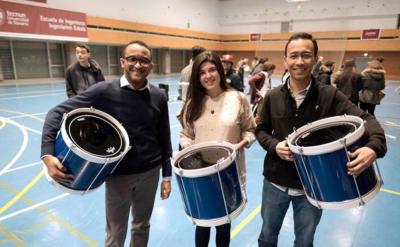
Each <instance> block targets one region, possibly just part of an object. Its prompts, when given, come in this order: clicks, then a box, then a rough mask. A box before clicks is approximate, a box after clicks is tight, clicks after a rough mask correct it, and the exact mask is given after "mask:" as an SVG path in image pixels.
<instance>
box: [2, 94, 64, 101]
mask: <svg viewBox="0 0 400 247" xmlns="http://www.w3.org/2000/svg"><path fill="white" fill-rule="evenodd" d="M61 94H64V95H65V92H63V93H49V94H37V95H30V96H15V97H6V98H0V100H13V99H27V98H37V97H41V98H42V97H45V96H57V95H61Z"/></svg>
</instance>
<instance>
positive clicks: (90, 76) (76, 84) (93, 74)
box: [65, 44, 105, 98]
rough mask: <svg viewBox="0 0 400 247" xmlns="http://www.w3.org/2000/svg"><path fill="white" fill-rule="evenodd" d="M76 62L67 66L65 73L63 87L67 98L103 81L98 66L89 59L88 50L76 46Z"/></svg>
mask: <svg viewBox="0 0 400 247" xmlns="http://www.w3.org/2000/svg"><path fill="white" fill-rule="evenodd" d="M75 55H76V60H77V61H76V62H75V63H73V64H71V65H70V66H68V68H67V70H66V72H65V86H66V90H67V96H68V98H71V97H73V96H75V95H77V94H79V93H82V92H83V91H85V90H86V89H87V88H88V87H90V86H91V85H93V84H95V83H97V82H100V81H104V80H105V79H104V75H103V73H102V72H101V68H100V65H99V64H98V63H97V62H96V61H95V60H94V59H92V58H91V57H90V48H89V46H88V45H86V44H78V45H77V46H76V48H75Z"/></svg>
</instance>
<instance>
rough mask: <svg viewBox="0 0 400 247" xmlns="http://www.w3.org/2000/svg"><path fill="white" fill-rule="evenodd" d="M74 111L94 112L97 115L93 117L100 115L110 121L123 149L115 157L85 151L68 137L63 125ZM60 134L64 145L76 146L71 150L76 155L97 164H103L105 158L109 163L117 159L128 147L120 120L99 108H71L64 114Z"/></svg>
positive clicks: (127, 140) (126, 134)
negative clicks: (123, 146)
mask: <svg viewBox="0 0 400 247" xmlns="http://www.w3.org/2000/svg"><path fill="white" fill-rule="evenodd" d="M76 113H94V114H96V115H97V116H95V117H98V116H101V117H104V118H105V119H102V120H104V121H106V122H107V121H109V122H111V123H112V125H113V128H117V129H116V130H117V132H118V134H119V135H120V139H121V141H122V142H125V148H124V150H123V151H120V154H119V155H117V156H115V157H108V156H99V155H96V154H92V153H90V152H87V151H86V150H84V149H82V148H81V147H80V146H78V145H77V144H75V143H74V142H73V141H72V140H71V138H70V137H69V135H68V133H67V129H66V126H65V124H66V121H65V120H66V119H67V117H68V116H70V115H73V114H76ZM81 117H82V116H81ZM118 130H119V131H118ZM61 136H62V138H63V140H64V142H65V145H66V146H67V147H68V148H70V149H72V147H76V148H73V150H72V151H73V152H74V153H75V154H76V155H78V156H80V157H81V158H83V159H85V160H87V161H90V162H93V163H98V164H104V163H105V162H106V161H107V160H108V162H109V163H112V162H115V161H118V160H120V159H121V158H122V157H123V156H124V154H125V152H127V151H128V149H129V137H128V133H127V132H126V130H125V128H124V127H123V126H122V124H121V123H120V122H118V121H117V120H116V119H115V118H114V117H113V116H111V115H110V114H108V113H105V112H103V111H100V110H97V109H95V108H78V109H75V110H72V111H70V112H68V113H67V114H65V115H64V118H63V123H62V125H61Z"/></svg>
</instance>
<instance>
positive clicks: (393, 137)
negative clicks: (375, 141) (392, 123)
mask: <svg viewBox="0 0 400 247" xmlns="http://www.w3.org/2000/svg"><path fill="white" fill-rule="evenodd" d="M385 136H386V137H388V138H390V139H393V140H396V139H397V137H396V136H393V135H388V134H385Z"/></svg>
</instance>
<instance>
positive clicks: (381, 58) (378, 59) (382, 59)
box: [375, 56, 385, 63]
mask: <svg viewBox="0 0 400 247" xmlns="http://www.w3.org/2000/svg"><path fill="white" fill-rule="evenodd" d="M375 60H377V61H379V62H380V63H383V61H385V58H384V57H383V56H377V57H375Z"/></svg>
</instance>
